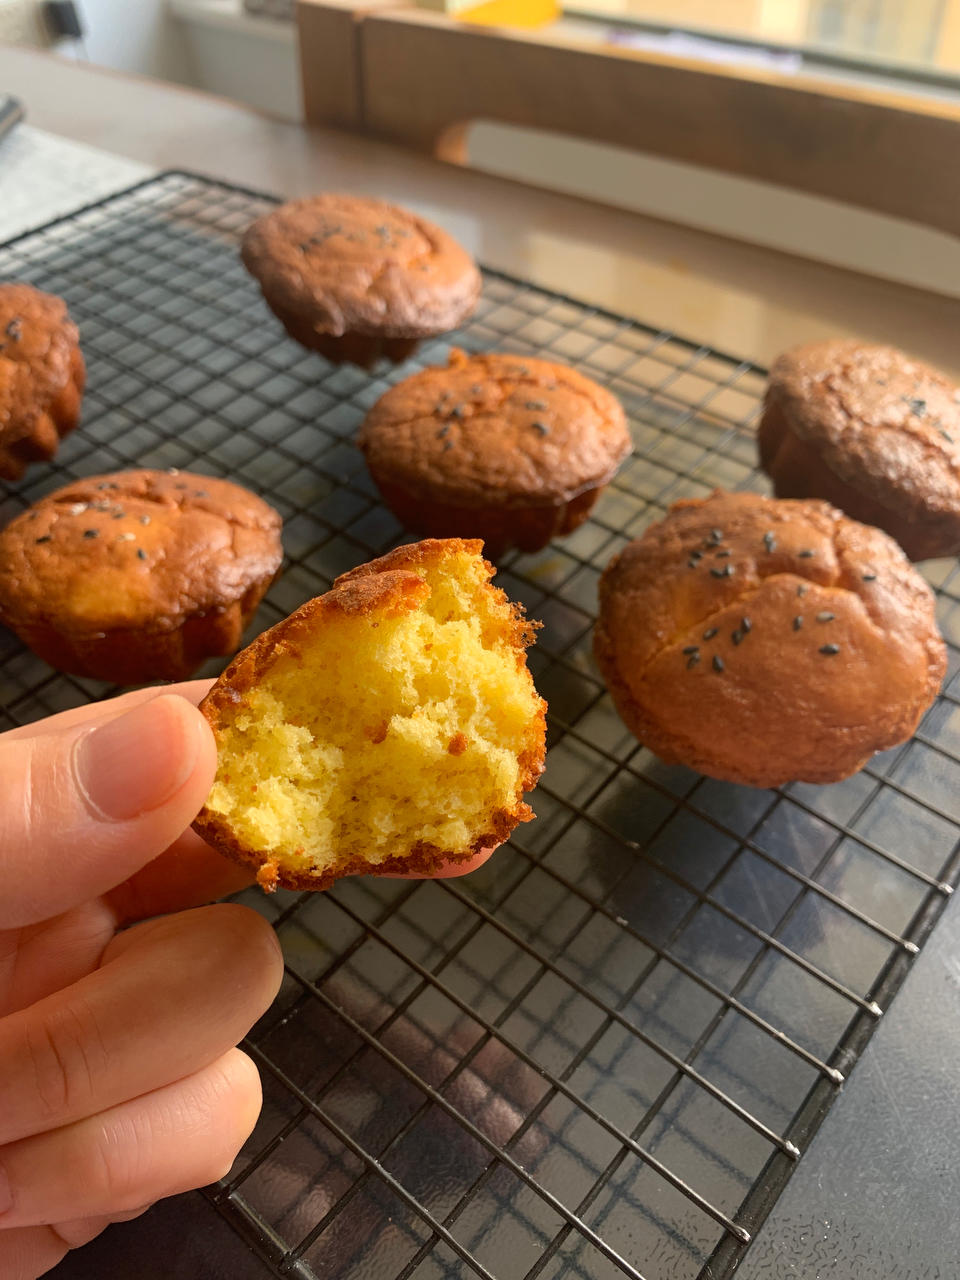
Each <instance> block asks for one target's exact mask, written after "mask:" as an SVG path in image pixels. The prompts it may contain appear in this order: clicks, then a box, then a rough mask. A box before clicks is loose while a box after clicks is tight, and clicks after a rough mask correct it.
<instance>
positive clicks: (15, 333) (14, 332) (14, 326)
mask: <svg viewBox="0 0 960 1280" xmlns="http://www.w3.org/2000/svg"><path fill="white" fill-rule="evenodd" d="M20 325H21V321H20V319H19V317H16V316H15V317H14V318H13V319H12V320H10V321H8V323H7V327H6V329H4V333H5V334H6V335H7V337H8V338H12V339H13V340H14V342H19V341H20Z"/></svg>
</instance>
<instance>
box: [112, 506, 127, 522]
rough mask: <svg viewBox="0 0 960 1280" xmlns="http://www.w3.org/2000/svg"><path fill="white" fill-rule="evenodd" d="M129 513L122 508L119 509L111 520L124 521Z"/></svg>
mask: <svg viewBox="0 0 960 1280" xmlns="http://www.w3.org/2000/svg"><path fill="white" fill-rule="evenodd" d="M126 514H127V513H126V512H125V511H124V509H123V508H122V507H117V509H116V511H115V512H114V513H113V515H112V516H111V517H110V519H111V520H122V519H123V517H124V516H125V515H126Z"/></svg>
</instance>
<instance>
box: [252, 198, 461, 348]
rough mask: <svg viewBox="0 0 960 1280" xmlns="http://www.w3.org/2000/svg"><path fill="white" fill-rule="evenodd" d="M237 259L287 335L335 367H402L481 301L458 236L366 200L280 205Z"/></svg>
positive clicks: (255, 229)
mask: <svg viewBox="0 0 960 1280" xmlns="http://www.w3.org/2000/svg"><path fill="white" fill-rule="evenodd" d="M241 256H242V258H243V262H244V265H245V266H246V268H247V270H248V271H249V272H250V273H251V275H253V276H254V277H256V279H257V280H258V281H259V284H260V288H261V289H262V291H263V296H264V299H265V300H266V303H267V305H268V306H269V307H270V309H271V310H272V311H273V312H274V314H275V315H276V316H277V318H278V319H279V320H280V321H281V323H282V324H283V326H284V328H285V329H286V330H287V332H288V333H289V334H290V336H291V337H292V338H295V339H296V340H297V342H299V343H301V344H302V345H303V346H305V347H309V348H310V349H311V350H313V351H319V352H320V354H321V355H324V356H326V357H327V359H328V360H332V361H334V362H335V363H340V362H342V361H350V362H351V363H353V364H359V365H363V366H367V367H369V366H370V365H372V364H373V363H374V362H375V361H376V360H377V359H379V358H380V357H381V356H385V357H386V358H387V359H389V360H392V361H394V362H395V363H397V362H399V361H401V360H405V359H406V358H407V356H408V355H410V354H411V353H412V352H413V351H414V350H415V348H416V346H417V343H418V342H419V341H420V339H421V338H426V337H431V336H433V335H434V334H438V333H445V332H447V330H449V329H455V328H456V327H457V326H458V325H459V324H460V323H461V322H462V321H463V320H465V319H466V318H467V317H468V316H469V315H470V313H471V312H472V311H473V308H474V306H475V305H476V302H477V299H478V298H479V296H480V287H481V279H480V272H479V271H478V270H477V267H476V264H475V263H474V261H473V259H472V258H471V257H470V255H469V254H468V253H467V251H466V250H465V249H462V248H461V247H460V245H458V244H457V242H456V241H455V240H454V239H453V237H452V236H450V235H448V234H447V233H446V231H443V230H442V229H441V228H440V227H437V226H434V224H433V223H432V222H428V221H427V220H426V219H425V218H420V217H418V216H417V215H416V214H414V213H410V212H409V211H408V210H406V209H400V208H397V206H396V205H390V204H385V203H384V202H383V201H381V200H368V199H364V198H363V197H360V196H346V195H321V196H312V197H310V198H309V199H306V200H293V201H291V202H290V203H289V204H284V205H281V206H280V208H279V209H275V210H274V211H273V212H272V213H268V214H266V215H265V216H264V217H262V218H259V219H258V220H257V221H256V222H255V223H253V225H252V226H251V227H250V228H249V229H248V230H247V233H246V235H245V236H244V237H243V244H242V247H241Z"/></svg>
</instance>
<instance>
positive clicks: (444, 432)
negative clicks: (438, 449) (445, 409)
mask: <svg viewBox="0 0 960 1280" xmlns="http://www.w3.org/2000/svg"><path fill="white" fill-rule="evenodd" d="M449 432H450V423H449V422H445V423H444V424H443V426H442V427H441V428H440V430H439V431H438V432H437V439H438V440H442V439H443V437H444V436H445V435H448V434H449Z"/></svg>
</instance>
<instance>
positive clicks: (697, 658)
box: [687, 653, 700, 671]
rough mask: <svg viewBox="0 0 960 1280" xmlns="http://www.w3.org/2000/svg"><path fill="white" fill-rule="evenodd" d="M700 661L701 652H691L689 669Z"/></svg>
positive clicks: (688, 662)
mask: <svg viewBox="0 0 960 1280" xmlns="http://www.w3.org/2000/svg"><path fill="white" fill-rule="evenodd" d="M699 661H700V655H699V653H691V655H690V657H689V658H688V659H687V670H688V671H689V669H690V668H691V667H695V666H696V665H697V663H698V662H699Z"/></svg>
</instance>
